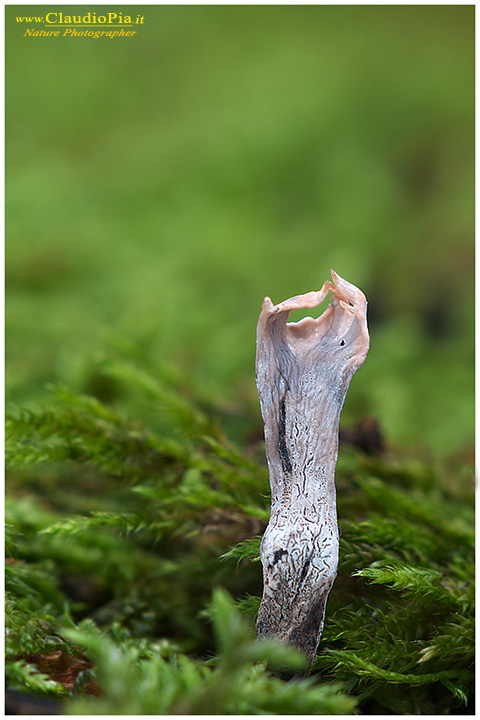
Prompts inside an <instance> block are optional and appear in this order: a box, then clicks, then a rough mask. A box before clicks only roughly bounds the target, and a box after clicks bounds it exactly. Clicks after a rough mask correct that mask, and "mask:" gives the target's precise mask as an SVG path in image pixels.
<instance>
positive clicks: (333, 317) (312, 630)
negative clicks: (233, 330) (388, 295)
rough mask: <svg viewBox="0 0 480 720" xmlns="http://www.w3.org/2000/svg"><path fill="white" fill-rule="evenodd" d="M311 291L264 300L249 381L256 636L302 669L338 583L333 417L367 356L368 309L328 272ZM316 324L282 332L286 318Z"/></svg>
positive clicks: (352, 289) (348, 286)
mask: <svg viewBox="0 0 480 720" xmlns="http://www.w3.org/2000/svg"><path fill="white" fill-rule="evenodd" d="M331 273H332V279H333V283H331V282H330V281H326V282H325V283H324V284H323V286H322V288H321V290H319V291H318V292H309V293H306V294H305V295H297V296H296V297H293V298H290V299H289V300H285V301H284V302H282V303H279V304H278V305H274V304H273V303H272V301H271V300H270V298H268V297H267V298H265V300H264V302H263V306H262V312H261V313H260V317H259V320H258V325H257V356H256V368H255V369H256V381H257V388H258V394H259V397H260V405H261V411H262V417H263V421H264V423H265V443H266V454H267V463H268V470H269V478H270V487H271V512H270V521H269V523H268V526H267V529H266V531H265V534H264V536H263V538H262V543H261V546H260V557H261V561H262V565H263V597H262V601H261V604H260V609H259V612H258V618H257V629H256V632H257V637H258V638H265V637H276V638H279V639H281V640H284V641H285V642H287V643H289V644H291V645H293V646H295V647H297V648H298V649H299V650H301V651H302V652H303V653H305V654H306V655H307V657H308V658H309V660H310V662H311V663H313V660H314V658H315V654H316V650H317V647H318V643H319V641H320V636H321V634H322V630H323V621H324V616H325V606H326V603H327V598H328V593H329V592H330V589H331V587H332V585H333V582H334V580H335V577H336V574H337V564H338V524H337V509H336V496H335V466H336V464H337V455H338V429H339V421H340V411H341V409H342V405H343V402H344V400H345V395H346V393H347V389H348V386H349V384H350V381H351V379H352V376H353V374H354V373H355V371H356V370H358V368H359V367H360V366H361V365H362V364H363V362H364V360H365V358H366V356H367V352H368V347H369V336H368V328H367V317H366V312H367V300H366V298H365V295H364V294H363V293H362V291H361V290H359V289H358V288H356V287H355V286H354V285H352V284H351V283H349V282H347V281H346V280H343V279H342V278H341V277H340V276H339V275H337V273H336V272H334V271H333V270H332V271H331ZM329 292H331V293H332V301H331V303H330V305H329V306H328V307H327V309H326V310H325V311H324V312H323V314H322V315H320V317H318V318H315V319H314V318H312V317H306V318H304V319H303V320H300V321H299V322H295V323H287V319H288V316H289V314H290V311H291V310H298V309H306V308H315V307H317V306H318V305H320V303H321V302H322V301H323V300H324V299H325V298H326V296H327V294H328V293H329Z"/></svg>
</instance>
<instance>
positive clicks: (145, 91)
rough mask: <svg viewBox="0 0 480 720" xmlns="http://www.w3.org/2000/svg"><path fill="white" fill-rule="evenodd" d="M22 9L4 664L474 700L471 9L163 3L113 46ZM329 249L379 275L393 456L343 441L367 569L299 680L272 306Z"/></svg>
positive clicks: (310, 694)
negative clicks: (261, 358)
mask: <svg viewBox="0 0 480 720" xmlns="http://www.w3.org/2000/svg"><path fill="white" fill-rule="evenodd" d="M19 8H20V6H9V7H7V9H6V63H7V80H6V102H7V115H6V123H7V183H6V209H7V244H6V281H7V293H6V322H7V346H6V350H7V353H6V385H7V410H8V413H9V421H8V434H7V451H8V463H9V464H8V474H7V523H8V542H7V553H8V561H7V581H8V583H7V590H8V592H7V611H8V612H7V627H8V635H7V651H8V653H9V655H8V673H9V674H8V683H9V685H8V686H9V687H10V688H11V689H12V690H13V691H14V692H15V693H19V692H20V693H22V692H23V693H27V694H29V693H30V694H32V693H33V694H37V695H38V696H40V695H46V696H47V697H49V698H50V699H52V698H53V699H54V702H57V701H59V700H65V699H66V703H67V704H66V708H67V709H68V711H70V712H77V713H83V712H85V713H93V714H102V713H105V714H116V713H120V714H122V713H124V714H162V713H183V714H189V713H207V714H209V713H213V714H215V713H246V714H250V713H258V712H260V713H270V712H273V713H280V714H281V713H295V714H330V713H341V714H345V713H350V712H353V711H354V710H355V708H356V709H357V710H360V711H361V712H372V713H376V712H395V713H406V714H410V713H428V714H437V713H443V712H446V713H448V712H456V713H458V712H466V711H468V710H469V709H471V708H472V704H471V703H472V698H471V692H472V669H471V663H472V657H473V637H472V629H473V610H472V605H473V590H472V584H471V583H472V563H473V556H472V546H473V533H472V517H471V514H472V511H471V493H472V485H473V473H472V468H471V465H472V462H471V458H472V443H473V420H472V418H473V397H472V396H473V368H472V365H473V362H472V360H473V337H472V336H473V332H472V330H473V267H472V266H473V47H474V45H473V31H474V8H473V7H471V6H463V7H460V6H424V7H420V6H395V7H389V6H364V7H361V6H349V7H341V6H301V7H298V6H277V7H275V6H144V7H142V6H135V7H134V8H133V7H132V8H131V13H132V14H134V15H135V17H136V16H137V14H139V13H141V14H142V15H144V17H145V23H144V25H142V26H141V28H140V29H139V31H138V35H137V36H134V37H132V38H128V39H126V38H124V39H119V38H117V39H114V40H110V39H101V38H99V39H88V38H76V39H74V38H62V37H60V38H26V37H24V36H23V33H24V32H25V29H26V27H28V24H27V25H24V24H22V23H18V22H16V19H15V18H16V17H17V16H19V15H20V14H21V15H23V16H28V15H32V16H35V17H38V16H42V15H44V14H45V13H46V12H47V10H50V11H51V8H50V7H49V8H46V7H45V8H43V7H42V6H31V7H30V6H21V10H19ZM87 10H88V8H86V6H81V8H80V9H76V8H74V7H71V6H69V11H70V12H71V14H74V13H75V14H83V13H84V12H86V11H87ZM95 11H96V13H97V15H100V14H101V12H102V6H96V7H95ZM110 11H111V8H110ZM122 12H123V13H124V14H126V13H127V12H128V6H122ZM330 267H333V268H334V269H335V270H336V271H337V272H339V273H340V274H341V275H342V276H344V277H346V278H347V279H348V280H350V281H352V282H354V283H355V284H356V285H358V286H359V287H361V288H362V290H364V292H365V293H366V295H367V297H368V300H369V324H370V330H371V349H370V353H369V356H368V358H367V361H366V363H365V365H364V367H363V368H362V369H361V371H360V372H359V374H358V376H356V377H355V379H354V381H353V383H352V386H351V388H350V390H349V395H348V398H347V402H346V405H345V409H344V414H343V423H344V426H345V428H346V431H345V432H346V437H348V436H349V435H348V428H351V427H352V426H353V425H355V424H356V423H357V422H358V421H359V420H361V419H362V418H365V417H368V416H375V417H376V418H377V419H378V423H379V425H380V427H381V429H382V432H383V435H384V438H385V443H386V446H387V453H386V454H385V455H383V456H382V457H380V458H376V459H375V458H374V457H371V456H368V455H366V454H364V453H362V452H360V451H358V450H354V449H350V450H348V448H347V446H346V445H344V446H343V448H342V452H341V455H340V463H339V472H338V487H339V516H340V524H341V526H342V531H343V535H342V547H341V568H340V574H339V578H338V580H337V583H336V585H335V589H334V591H333V592H332V596H331V600H330V602H329V610H328V613H329V616H328V617H327V623H326V627H325V634H324V639H323V641H322V644H321V646H320V653H319V657H318V660H317V665H316V667H315V673H314V675H313V679H311V680H308V681H307V680H302V681H295V682H294V683H291V682H290V683H287V682H285V681H284V680H281V679H280V677H278V674H277V675H275V674H274V673H273V671H272V670H271V668H275V667H278V666H279V665H280V666H282V665H284V664H287V665H288V664H292V663H293V665H295V662H298V660H297V659H295V658H293V657H290V656H288V657H286V656H285V654H283V655H282V651H281V650H279V649H278V648H264V649H263V651H262V650H260V649H259V648H258V647H257V645H256V644H253V643H252V642H251V635H250V631H251V626H252V623H253V619H254V615H255V608H256V603H257V602H258V596H259V594H260V592H261V577H260V575H261V573H260V566H259V565H258V564H256V563H250V562H249V558H250V559H255V558H256V555H257V550H258V537H259V536H260V534H261V532H262V531H263V527H264V524H265V522H266V520H267V519H268V479H267V474H266V469H265V466H264V460H263V451H262V447H261V443H259V442H258V437H259V430H260V427H261V422H260V417H259V410H258V401H257V397H256V391H255V386H254V378H253V357H254V352H255V342H254V341H255V338H254V334H255V324H256V320H257V316H258V312H259V310H260V305H261V301H262V299H263V297H264V296H265V295H270V296H271V297H272V299H273V300H274V301H280V300H282V299H285V298H286V297H289V296H291V295H295V294H298V293H300V292H305V291H308V290H311V289H314V288H318V287H319V286H320V285H321V283H322V282H323V281H324V280H325V279H327V277H328V271H329V268H330ZM52 385H53V389H52V387H51V386H52ZM227 438H228V439H227ZM351 438H352V434H351V433H350V439H351ZM356 445H361V443H359V442H356ZM236 448H239V449H236ZM374 449H375V448H374ZM367 450H368V448H367ZM252 538H253V539H252ZM222 555H226V557H225V558H224V559H223V560H221V559H220V556H222ZM237 562H238V563H239V564H238V565H237ZM220 587H221V588H224V589H225V590H226V591H228V593H229V594H230V596H233V598H234V599H232V597H229V595H228V594H226V593H225V590H220V589H218V588H220ZM215 589H217V590H216V591H215V592H214V590H215ZM236 648H239V650H238V653H237V652H236ZM262 653H263V654H262ZM267 663H270V664H269V665H267ZM296 682H298V683H300V684H301V687H300V688H299V687H297V685H296V684H295V683H296ZM15 697H16V696H15ZM465 703H467V704H465Z"/></svg>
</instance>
